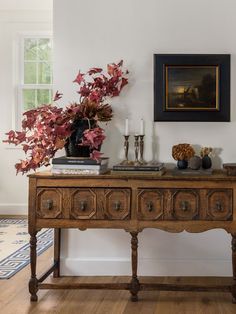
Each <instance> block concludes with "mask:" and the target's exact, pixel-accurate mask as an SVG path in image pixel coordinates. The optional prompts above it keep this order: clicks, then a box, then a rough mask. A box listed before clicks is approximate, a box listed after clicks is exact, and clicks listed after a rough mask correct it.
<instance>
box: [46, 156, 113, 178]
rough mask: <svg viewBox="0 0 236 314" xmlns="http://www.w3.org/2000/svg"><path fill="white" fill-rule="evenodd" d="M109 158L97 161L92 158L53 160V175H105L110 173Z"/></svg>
mask: <svg viewBox="0 0 236 314" xmlns="http://www.w3.org/2000/svg"><path fill="white" fill-rule="evenodd" d="M108 162H109V158H108V157H103V158H101V159H100V160H98V161H96V160H94V159H91V158H81V157H66V156H63V157H58V158H53V160H52V169H51V172H52V173H53V174H94V175H97V174H103V173H105V172H107V171H108Z"/></svg>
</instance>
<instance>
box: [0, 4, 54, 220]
mask: <svg viewBox="0 0 236 314" xmlns="http://www.w3.org/2000/svg"><path fill="white" fill-rule="evenodd" d="M32 2H33V3H34V6H32ZM51 7H52V0H49V1H48V0H47V6H46V0H45V1H41V0H34V1H31V0H27V1H26V0H24V1H13V0H12V1H10V0H7V1H3V0H1V1H0V39H1V45H0V69H1V71H0V108H1V114H0V156H1V159H0V160H1V163H0V173H1V177H0V215H1V214H5V215H7V214H8V215H9V214H26V213H27V199H28V186H27V185H28V184H27V182H28V180H27V177H26V176H21V175H18V176H17V177H16V172H15V168H14V164H15V163H16V162H18V161H19V159H20V158H23V157H24V155H23V153H22V152H21V150H19V149H14V148H13V149H9V147H8V145H7V144H3V143H2V140H3V139H4V138H5V135H4V133H6V132H7V131H9V130H10V129H12V128H14V123H15V116H14V112H15V106H16V94H17V93H16V88H17V70H18V64H17V57H18V49H17V48H18V43H19V35H20V34H21V33H29V32H37V33H38V32H41V31H43V32H48V31H49V32H50V31H51V32H52V10H51Z"/></svg>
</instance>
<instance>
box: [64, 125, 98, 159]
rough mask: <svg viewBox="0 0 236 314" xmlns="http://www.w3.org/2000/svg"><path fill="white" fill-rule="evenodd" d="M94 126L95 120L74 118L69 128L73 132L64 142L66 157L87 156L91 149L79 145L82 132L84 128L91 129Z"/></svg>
mask: <svg viewBox="0 0 236 314" xmlns="http://www.w3.org/2000/svg"><path fill="white" fill-rule="evenodd" d="M95 127H96V121H95V120H88V119H78V120H75V121H74V123H73V124H72V126H71V128H72V130H74V131H73V133H72V134H71V136H70V137H69V138H68V139H67V141H66V144H65V151H66V156H67V157H89V156H90V153H91V149H90V148H89V146H81V145H80V144H81V143H82V139H83V133H84V131H85V130H86V129H89V128H91V129H93V128H95Z"/></svg>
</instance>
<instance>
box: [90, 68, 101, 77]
mask: <svg viewBox="0 0 236 314" xmlns="http://www.w3.org/2000/svg"><path fill="white" fill-rule="evenodd" d="M100 72H102V69H101V68H91V69H90V70H89V71H88V74H89V75H92V74H96V73H100Z"/></svg>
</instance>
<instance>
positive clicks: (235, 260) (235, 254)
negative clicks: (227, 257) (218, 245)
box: [232, 234, 236, 303]
mask: <svg viewBox="0 0 236 314" xmlns="http://www.w3.org/2000/svg"><path fill="white" fill-rule="evenodd" d="M232 266H233V284H232V297H233V300H232V302H233V303H236V234H232Z"/></svg>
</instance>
